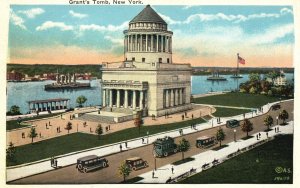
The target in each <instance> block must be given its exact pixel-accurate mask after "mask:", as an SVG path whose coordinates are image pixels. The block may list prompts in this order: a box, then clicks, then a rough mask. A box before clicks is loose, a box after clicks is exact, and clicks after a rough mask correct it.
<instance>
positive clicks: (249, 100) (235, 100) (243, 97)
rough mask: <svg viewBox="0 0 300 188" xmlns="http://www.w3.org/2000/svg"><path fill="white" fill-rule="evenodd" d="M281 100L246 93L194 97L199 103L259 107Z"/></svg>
mask: <svg viewBox="0 0 300 188" xmlns="http://www.w3.org/2000/svg"><path fill="white" fill-rule="evenodd" d="M283 99H285V98H282V100H283ZM279 100H280V99H279V98H278V97H270V96H266V95H258V94H246V93H226V94H222V95H213V96H208V97H200V98H195V99H194V101H195V103H198V104H212V105H224V106H236V107H248V108H257V107H260V106H262V105H265V104H267V103H271V102H275V101H279Z"/></svg>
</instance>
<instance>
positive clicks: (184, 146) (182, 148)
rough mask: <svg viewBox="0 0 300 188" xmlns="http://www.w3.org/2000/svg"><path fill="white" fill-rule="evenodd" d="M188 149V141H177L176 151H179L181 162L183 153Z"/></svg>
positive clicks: (183, 139)
mask: <svg viewBox="0 0 300 188" xmlns="http://www.w3.org/2000/svg"><path fill="white" fill-rule="evenodd" d="M190 147H191V145H190V143H189V141H187V140H186V139H185V138H182V140H180V141H179V145H178V150H179V151H181V154H182V160H183V159H184V152H186V151H188V150H189V149H190Z"/></svg>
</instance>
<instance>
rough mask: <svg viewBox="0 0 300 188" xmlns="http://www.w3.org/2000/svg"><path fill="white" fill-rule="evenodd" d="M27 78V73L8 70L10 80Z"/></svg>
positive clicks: (7, 76)
mask: <svg viewBox="0 0 300 188" xmlns="http://www.w3.org/2000/svg"><path fill="white" fill-rule="evenodd" d="M24 79H25V75H24V74H22V73H19V72H16V71H14V70H13V71H11V72H7V74H6V80H8V81H21V80H24Z"/></svg>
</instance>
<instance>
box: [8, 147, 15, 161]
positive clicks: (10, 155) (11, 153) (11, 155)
mask: <svg viewBox="0 0 300 188" xmlns="http://www.w3.org/2000/svg"><path fill="white" fill-rule="evenodd" d="M15 155H16V147H15V146H14V144H13V143H12V142H9V145H8V148H7V149H6V158H7V159H8V160H9V161H14V160H15Z"/></svg>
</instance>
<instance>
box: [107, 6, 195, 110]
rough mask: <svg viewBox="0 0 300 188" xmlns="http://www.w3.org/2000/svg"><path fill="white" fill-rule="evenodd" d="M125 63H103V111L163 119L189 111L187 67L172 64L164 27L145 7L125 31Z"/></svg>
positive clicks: (189, 69)
mask: <svg viewBox="0 0 300 188" xmlns="http://www.w3.org/2000/svg"><path fill="white" fill-rule="evenodd" d="M124 35H125V37H124V45H125V46H124V53H125V54H124V61H122V62H115V63H108V62H105V63H103V66H102V97H103V99H102V102H103V107H104V108H103V109H104V110H105V109H109V110H112V109H117V111H122V112H127V113H128V112H130V113H133V114H134V112H135V111H141V112H142V113H143V115H144V116H147V115H149V116H152V115H154V116H163V115H165V114H172V113H176V112H180V111H185V110H188V109H190V108H191V104H190V96H191V71H192V68H191V66H190V64H177V63H176V64H174V63H173V60H172V39H173V38H172V35H173V32H172V31H169V30H168V25H167V23H166V22H165V21H164V20H163V19H162V18H161V17H160V16H159V15H158V14H157V13H156V12H155V11H154V10H153V9H152V8H151V7H150V5H147V6H146V7H145V8H144V9H143V10H142V11H141V12H140V13H139V14H138V15H137V16H136V17H134V18H133V19H132V20H131V21H130V22H129V29H128V30H125V31H124Z"/></svg>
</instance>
